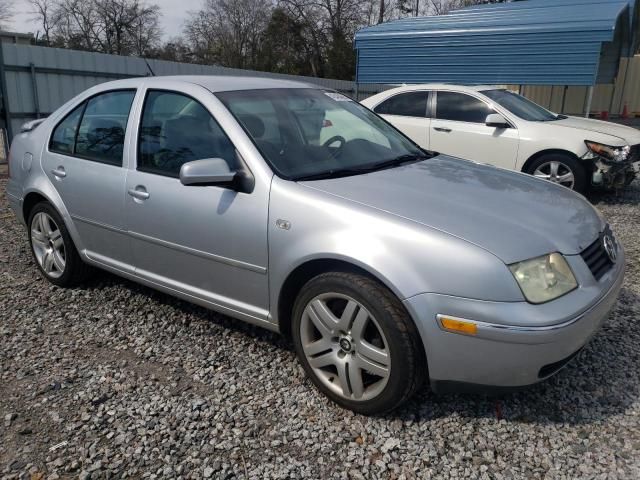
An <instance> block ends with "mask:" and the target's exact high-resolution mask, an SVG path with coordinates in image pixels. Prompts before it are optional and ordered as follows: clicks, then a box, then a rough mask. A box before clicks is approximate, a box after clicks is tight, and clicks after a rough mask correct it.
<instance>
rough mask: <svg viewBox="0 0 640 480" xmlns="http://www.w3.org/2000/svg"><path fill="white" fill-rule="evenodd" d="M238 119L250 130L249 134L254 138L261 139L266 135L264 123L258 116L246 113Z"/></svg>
mask: <svg viewBox="0 0 640 480" xmlns="http://www.w3.org/2000/svg"><path fill="white" fill-rule="evenodd" d="M238 119H239V120H240V122H242V124H243V125H244V126H245V127H246V129H247V130H249V134H250V135H251V136H252V137H253V138H260V137H262V135H264V130H265V128H264V122H263V121H262V119H260V117H258V116H257V115H252V114H250V113H245V114H242V115H238Z"/></svg>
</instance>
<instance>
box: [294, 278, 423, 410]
mask: <svg viewBox="0 0 640 480" xmlns="http://www.w3.org/2000/svg"><path fill="white" fill-rule="evenodd" d="M292 333H293V343H294V345H295V349H296V354H297V356H298V359H299V360H300V362H301V363H302V366H303V368H304V370H305V372H306V373H307V375H308V376H309V377H310V378H311V380H312V381H313V383H314V384H315V385H316V386H317V387H318V389H320V390H321V391H322V392H323V393H324V394H325V395H326V396H327V397H329V398H330V399H331V400H333V401H334V402H336V403H337V404H339V405H341V406H343V407H346V408H348V409H350V410H353V411H355V412H357V413H362V414H365V415H372V414H380V413H384V412H388V411H390V410H393V409H395V408H397V407H398V406H400V405H401V404H403V403H404V402H405V401H407V400H408V399H409V398H410V397H411V396H412V395H413V394H414V393H415V392H416V390H417V389H418V388H419V387H420V385H421V384H422V380H423V379H424V377H425V374H426V361H425V356H424V351H423V349H422V344H421V342H420V336H419V334H418V332H417V330H416V328H415V325H414V323H413V321H412V319H411V318H410V317H409V315H408V314H407V312H406V310H405V309H404V307H403V306H402V304H401V303H400V301H399V300H398V299H397V298H396V296H395V295H393V293H391V292H390V291H389V290H388V289H386V288H385V287H383V286H382V285H380V284H379V283H378V282H376V281H374V280H372V279H370V278H368V277H366V276H363V275H358V274H353V273H344V272H330V273H325V274H322V275H319V276H317V277H315V278H313V279H312V280H310V281H309V282H308V283H307V284H306V285H305V286H304V287H303V288H302V290H301V293H300V294H299V295H298V298H297V299H296V302H295V305H294V308H293V324H292Z"/></svg>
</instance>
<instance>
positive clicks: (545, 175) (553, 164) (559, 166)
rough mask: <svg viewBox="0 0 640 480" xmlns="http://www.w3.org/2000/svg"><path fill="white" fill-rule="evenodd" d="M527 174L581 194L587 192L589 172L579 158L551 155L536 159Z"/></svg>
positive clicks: (557, 154) (528, 168)
mask: <svg viewBox="0 0 640 480" xmlns="http://www.w3.org/2000/svg"><path fill="white" fill-rule="evenodd" d="M526 172H527V173H529V174H531V175H533V176H534V177H538V178H542V179H544V180H549V181H550V182H553V183H557V184H559V185H562V186H563V187H567V188H570V189H571V190H575V191H576V192H579V193H585V192H586V190H587V171H586V169H585V166H584V165H583V164H582V163H580V160H578V159H577V158H573V157H570V156H569V155H563V154H560V153H551V154H548V155H542V156H541V157H539V158H536V159H535V160H534V161H533V162H531V164H530V165H529V166H528V167H527V170H526Z"/></svg>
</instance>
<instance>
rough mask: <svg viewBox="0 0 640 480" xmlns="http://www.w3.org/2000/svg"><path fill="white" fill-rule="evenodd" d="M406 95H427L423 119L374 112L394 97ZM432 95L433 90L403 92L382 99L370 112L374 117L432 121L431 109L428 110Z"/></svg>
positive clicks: (413, 116)
mask: <svg viewBox="0 0 640 480" xmlns="http://www.w3.org/2000/svg"><path fill="white" fill-rule="evenodd" d="M408 93H424V94H426V95H427V104H426V107H425V110H424V117H416V116H415V115H397V114H395V113H382V112H376V108H378V107H379V106H380V105H382V104H383V103H385V102H388V101H389V100H391V99H392V98H395V97H399V96H400V95H406V94H408ZM433 93H434V90H421V89H416V90H404V91H402V92H396V93H394V94H393V95H391V96H389V97H386V98H384V99H382V100H381V101H380V102H378V103H376V104H375V105H374V106H373V107H372V108H371V111H372V112H373V113H375V114H376V115H391V116H392V117H402V118H419V119H421V120H431V119H433V116H432V113H433V111H432V109H431V108H430V103H431V98H432V95H433Z"/></svg>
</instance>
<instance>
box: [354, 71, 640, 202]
mask: <svg viewBox="0 0 640 480" xmlns="http://www.w3.org/2000/svg"><path fill="white" fill-rule="evenodd" d="M361 103H362V104H363V105H364V106H366V107H368V108H370V109H371V110H373V111H374V112H376V113H377V114H379V115H381V116H382V117H383V118H385V119H386V120H387V121H388V122H390V123H391V124H392V125H394V126H395V127H396V128H398V129H399V130H400V131H402V132H403V133H404V134H405V135H407V136H408V137H409V138H411V139H412V140H413V141H414V142H416V143H417V144H418V145H420V146H421V147H423V148H425V149H427V150H433V151H436V152H440V153H445V154H448V155H453V156H456V157H460V158H464V159H467V160H474V161H478V162H484V163H489V164H492V165H495V166H497V167H502V168H508V169H511V170H517V171H521V172H526V173H530V174H533V175H535V176H536V177H540V178H544V179H546V180H550V181H552V182H556V183H560V184H562V185H564V186H566V187H569V188H572V189H574V190H576V191H579V192H585V191H586V190H587V189H588V188H589V186H592V185H593V186H603V187H607V188H611V187H622V186H624V185H628V184H629V183H631V182H632V181H633V179H634V178H635V176H636V175H637V173H638V171H639V170H640V130H636V129H634V128H631V127H626V126H623V125H617V124H614V123H610V122H603V121H600V120H592V119H587V118H579V117H568V116H565V115H558V114H556V113H553V112H550V111H548V110H546V109H545V108H543V107H541V106H540V105H538V104H536V103H534V102H532V101H530V100H527V99H526V98H524V97H522V96H521V95H518V94H516V93H513V92H511V91H509V90H506V89H504V88H499V87H494V86H473V87H471V86H461V85H436V84H425V85H411V86H403V87H399V88H394V89H391V90H387V91H385V92H382V93H379V94H377V95H374V96H372V97H369V98H367V99H365V100H363V101H362V102H361Z"/></svg>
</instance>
